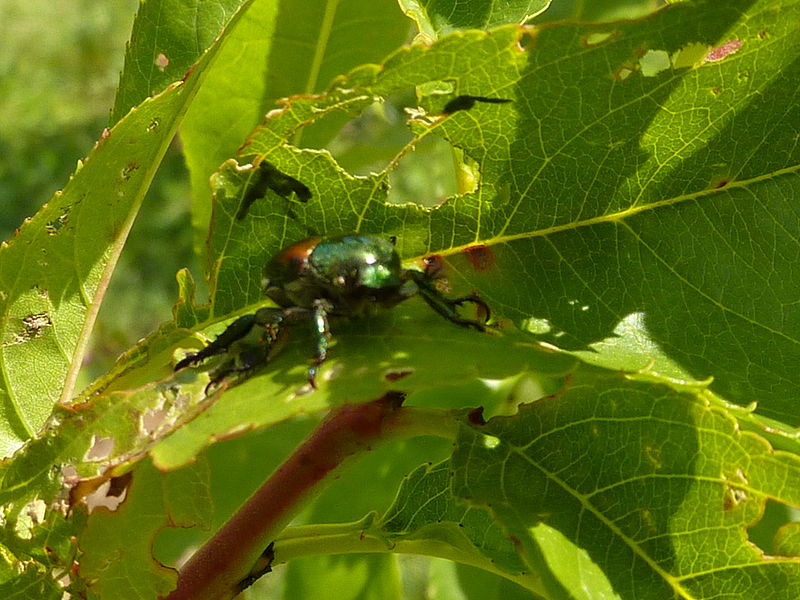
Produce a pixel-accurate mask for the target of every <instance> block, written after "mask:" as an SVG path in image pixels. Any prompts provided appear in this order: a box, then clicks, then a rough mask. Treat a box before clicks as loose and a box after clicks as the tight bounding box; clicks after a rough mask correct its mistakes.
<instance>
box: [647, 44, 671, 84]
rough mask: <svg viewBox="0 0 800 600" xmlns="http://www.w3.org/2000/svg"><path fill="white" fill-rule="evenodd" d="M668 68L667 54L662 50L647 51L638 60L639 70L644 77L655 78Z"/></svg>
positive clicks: (669, 62)
mask: <svg viewBox="0 0 800 600" xmlns="http://www.w3.org/2000/svg"><path fill="white" fill-rule="evenodd" d="M670 66H671V61H670V58H669V54H668V53H667V52H666V51H664V50H648V51H647V52H645V54H644V56H642V57H641V58H640V59H639V68H640V70H641V72H642V75H644V76H645V77H655V76H656V75H658V74H659V73H661V72H663V71H666V70H667V69H669V68H670Z"/></svg>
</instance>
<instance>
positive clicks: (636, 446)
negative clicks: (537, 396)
mask: <svg viewBox="0 0 800 600" xmlns="http://www.w3.org/2000/svg"><path fill="white" fill-rule="evenodd" d="M452 460H453V470H454V473H455V476H454V480H453V492H454V493H455V494H456V495H457V496H460V497H462V498H464V499H465V500H466V501H468V502H469V503H470V505H472V506H475V505H479V506H484V507H487V508H489V510H490V511H491V513H492V514H493V515H494V516H495V517H496V518H497V519H498V520H499V521H500V522H501V523H502V524H503V527H504V528H505V529H506V531H507V532H508V535H510V536H512V539H514V540H516V542H515V543H516V544H517V545H518V547H519V548H520V549H521V550H522V552H521V556H522V558H523V559H524V560H525V561H526V563H527V565H528V567H529V568H530V569H532V570H533V571H534V573H549V576H548V577H545V578H544V581H545V583H546V585H547V584H548V581H552V580H553V579H554V580H555V581H554V582H553V583H550V584H549V587H550V589H548V595H549V596H552V597H561V596H562V595H564V591H565V590H580V589H585V590H592V595H589V596H578V597H586V598H589V597H596V594H598V593H600V591H601V590H608V591H609V593H610V592H612V591H613V593H615V594H617V595H619V597H622V598H639V597H649V598H675V597H679V598H710V597H717V596H720V595H722V596H724V595H726V594H736V595H737V596H741V597H745V596H753V595H758V596H759V597H763V598H775V599H776V600H777V599H778V598H787V597H794V596H797V595H798V593H800V583H798V582H800V563H798V562H797V559H796V557H790V556H785V557H778V556H771V557H767V556H765V555H764V553H763V551H762V550H760V549H759V548H758V547H756V546H755V545H754V544H753V543H752V541H750V540H748V528H749V527H750V526H751V525H752V523H753V522H754V521H756V520H757V519H759V517H760V515H761V512H762V510H763V505H764V502H765V501H766V499H767V498H771V499H774V500H776V501H778V502H781V503H785V504H787V505H792V506H797V504H798V502H800V486H798V485H797V482H798V481H800V478H798V474H800V473H798V471H800V460H798V457H797V455H796V454H790V453H785V452H780V451H774V450H772V448H770V447H769V445H768V444H767V443H766V442H765V441H764V439H763V438H762V437H760V436H758V435H755V434H752V433H742V432H739V431H738V430H737V424H736V423H735V421H734V420H733V419H731V418H730V416H728V415H727V414H726V413H725V412H724V411H721V410H719V409H718V408H716V407H714V406H712V405H709V404H708V403H707V402H706V401H705V400H704V398H703V397H702V396H701V395H697V394H695V393H692V391H691V390H689V389H687V390H686V391H681V389H680V388H677V389H674V390H673V389H670V388H667V387H662V388H661V390H660V393H655V390H654V389H653V386H652V385H650V384H647V385H643V384H642V383H640V382H633V381H629V380H626V378H625V377H624V376H621V375H618V374H613V373H609V374H606V375H602V374H599V373H597V372H592V371H590V370H587V371H586V372H584V373H580V374H578V373H576V374H574V375H573V377H572V379H571V380H570V382H569V384H568V386H567V387H566V388H565V390H564V391H563V393H561V394H558V395H555V396H552V397H548V398H545V399H542V400H540V401H538V402H535V403H533V404H531V405H527V406H523V407H521V409H520V412H519V414H518V415H514V416H511V417H497V418H494V419H492V420H490V421H489V422H488V423H487V424H485V425H475V424H465V426H464V427H463V428H462V430H461V432H460V434H459V438H458V442H457V448H456V451H455V453H454V455H453V459H452ZM576 565H577V566H576ZM570 597H573V596H570Z"/></svg>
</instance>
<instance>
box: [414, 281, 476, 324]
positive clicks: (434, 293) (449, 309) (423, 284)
mask: <svg viewBox="0 0 800 600" xmlns="http://www.w3.org/2000/svg"><path fill="white" fill-rule="evenodd" d="M407 273H408V276H409V277H410V278H411V280H412V281H413V282H414V283H416V284H417V288H418V290H419V295H420V296H422V299H423V300H425V302H427V303H428V306H430V307H431V308H432V309H433V310H435V311H436V312H437V313H439V314H440V315H442V316H443V317H444V318H445V319H447V320H448V321H450V322H451V323H455V324H456V325H461V326H462V327H471V328H473V329H477V330H478V331H486V327H485V324H486V323H487V322H488V321H489V314H490V312H489V305H488V304H486V302H484V301H483V300H481V299H480V298H478V297H477V296H463V297H462V298H455V299H450V298H447V297H446V296H444V295H443V294H442V293H441V292H440V291H439V290H438V289H436V286H435V285H434V284H433V282H432V281H431V279H430V277H429V276H427V275H426V274H425V273H422V272H420V271H414V270H412V269H409V270H408V271H407ZM467 302H471V303H472V304H477V305H478V306H479V307H481V308H483V310H484V311H485V312H486V315H485V318H484V320H483V322H482V323H481V322H478V321H473V320H471V319H465V318H463V317H461V316H459V314H458V310H457V308H458V307H459V306H461V305H462V304H466V303H467Z"/></svg>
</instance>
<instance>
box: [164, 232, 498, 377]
mask: <svg viewBox="0 0 800 600" xmlns="http://www.w3.org/2000/svg"><path fill="white" fill-rule="evenodd" d="M429 264H432V263H429ZM440 278H441V273H440V268H426V269H425V270H417V269H406V268H403V267H402V265H401V262H400V256H399V254H398V253H397V250H396V249H395V247H394V242H393V240H390V239H386V238H383V237H381V236H377V235H370V234H346V235H336V236H325V237H311V238H307V239H305V240H302V241H299V242H296V243H294V244H292V245H290V246H288V247H286V248H284V249H283V250H281V251H280V252H278V254H276V255H275V256H274V257H273V258H272V259H271V260H270V261H269V262H268V263H267V265H266V267H265V269H264V279H263V281H262V284H263V289H264V293H265V295H266V296H267V297H268V298H270V299H271V300H273V301H274V302H275V304H277V305H278V308H274V307H265V308H261V309H259V310H258V311H256V312H254V313H252V314H248V315H244V316H242V317H239V318H238V319H237V320H235V321H234V322H233V323H231V325H229V326H228V328H227V329H225V330H224V331H223V332H222V333H221V334H220V335H219V336H218V337H217V338H216V339H215V340H214V341H212V342H211V343H210V344H209V345H208V346H206V347H205V348H203V349H202V350H200V351H198V352H193V353H189V354H187V355H186V356H185V357H184V358H183V359H182V360H180V361H178V363H177V364H176V365H175V370H176V371H177V370H180V369H183V368H185V367H189V366H194V365H198V364H200V363H201V362H203V361H204V360H205V359H207V358H209V357H211V356H215V355H218V354H224V353H226V352H227V351H228V349H229V348H230V347H231V345H233V344H234V343H236V342H237V341H239V340H241V339H242V338H244V337H245V336H247V335H248V334H249V333H250V332H251V331H252V329H253V328H254V327H256V326H260V327H263V328H264V333H263V334H262V341H263V342H264V343H263V344H262V345H260V347H254V348H250V349H247V350H246V351H244V352H243V353H241V354H240V355H239V361H238V363H237V364H234V363H233V362H231V363H230V364H229V365H227V366H225V367H223V368H222V370H221V371H220V372H218V373H216V374H215V376H214V377H213V378H212V381H211V384H214V383H217V382H218V381H220V380H221V379H223V378H224V377H226V376H227V375H230V374H232V373H235V372H248V371H251V370H253V369H255V368H256V367H258V366H260V365H261V364H264V363H266V362H268V360H269V358H270V355H271V353H272V350H273V348H274V347H275V346H276V342H277V341H278V339H279V337H280V334H281V331H282V330H283V328H284V327H286V326H290V325H293V324H297V323H302V322H306V323H310V324H311V329H312V332H313V336H314V358H313V361H312V365H311V366H310V367H309V369H308V382H309V383H310V384H311V386H312V388H315V387H316V376H317V372H318V370H319V367H320V366H321V365H322V364H323V363H324V362H325V359H326V358H327V356H328V347H329V345H330V339H331V334H330V326H329V319H330V318H332V317H343V318H355V317H361V316H364V315H367V314H371V313H374V312H377V311H380V310H383V309H388V308H392V307H393V306H396V305H397V304H399V303H401V302H403V301H405V300H408V299H409V298H411V297H413V296H416V295H419V296H421V297H422V299H423V300H425V302H427V303H428V305H429V306H430V307H431V308H432V309H433V310H434V311H436V312H437V313H439V314H440V315H441V316H442V317H444V318H445V319H447V320H448V321H450V322H451V323H454V324H456V325H460V326H462V327H468V328H471V329H475V330H477V331H485V330H486V324H487V323H488V322H489V318H490V311H489V306H488V305H487V304H486V303H485V302H484V301H483V300H481V299H480V298H479V297H478V296H476V295H471V296H462V297H460V298H448V297H446V296H445V295H444V294H443V293H442V292H441V291H439V289H438V288H437V286H436V281H437V279H440ZM467 303H471V304H475V305H477V306H478V307H479V312H481V313H482V315H481V316H482V321H475V320H471V319H467V318H464V317H462V316H461V315H459V313H458V308H459V307H460V306H462V305H464V304H467ZM211 384H209V385H211Z"/></svg>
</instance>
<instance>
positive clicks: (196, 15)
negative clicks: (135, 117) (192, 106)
mask: <svg viewBox="0 0 800 600" xmlns="http://www.w3.org/2000/svg"><path fill="white" fill-rule="evenodd" d="M243 4H252V2H248V3H245V2H243V0H216V1H215V2H214V4H213V10H209V8H211V7H210V4H209V3H208V2H204V1H203V0H149V1H147V2H141V3H140V4H139V12H138V13H137V14H136V19H135V20H134V22H133V31H132V33H131V39H130V41H129V42H128V50H127V52H126V53H125V68H124V70H123V71H122V75H121V76H120V82H119V87H118V88H117V97H116V100H115V102H114V109H113V110H112V112H111V122H112V123H116V122H117V121H119V120H120V119H121V118H122V117H123V116H124V115H125V113H127V112H128V111H129V110H130V109H131V108H133V107H134V106H136V105H138V104H140V103H141V102H142V101H143V100H144V99H145V98H148V97H150V96H155V95H156V94H158V93H160V92H162V91H163V90H164V89H166V87H167V86H168V85H169V84H171V83H174V82H176V81H181V80H182V79H184V78H185V77H186V76H187V75H188V72H189V69H190V68H191V67H192V65H194V63H195V62H197V60H198V59H199V58H200V56H202V54H203V53H204V52H205V51H206V49H207V48H209V47H210V46H211V44H212V42H213V41H214V39H215V38H216V37H217V35H219V34H220V32H221V31H222V28H223V27H224V26H225V24H226V23H227V22H228V20H229V19H230V18H231V16H232V15H233V14H234V13H235V12H236V10H237V9H238V8H239V7H240V6H241V5H243Z"/></svg>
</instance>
